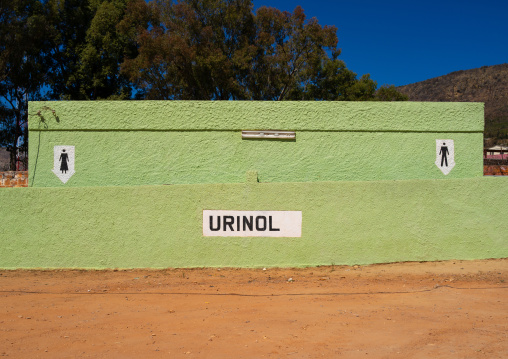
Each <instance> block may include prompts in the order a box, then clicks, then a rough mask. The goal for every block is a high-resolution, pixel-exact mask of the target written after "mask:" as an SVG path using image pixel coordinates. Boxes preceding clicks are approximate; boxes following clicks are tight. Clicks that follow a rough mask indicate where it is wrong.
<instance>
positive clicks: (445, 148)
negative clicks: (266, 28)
mask: <svg viewBox="0 0 508 359" xmlns="http://www.w3.org/2000/svg"><path fill="white" fill-rule="evenodd" d="M439 154H440V155H441V167H443V162H444V163H445V165H446V167H448V158H447V157H446V156H447V155H449V154H450V152H448V146H447V145H446V142H443V145H442V146H441V151H439Z"/></svg>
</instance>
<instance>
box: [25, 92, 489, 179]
mask: <svg viewBox="0 0 508 359" xmlns="http://www.w3.org/2000/svg"><path fill="white" fill-rule="evenodd" d="M45 106H46V107H50V108H52V109H54V110H55V114H56V116H57V117H55V116H53V115H52V113H51V111H49V110H47V109H46V110H45V109H44V107H45ZM41 109H42V111H41V116H37V115H36V113H37V112H38V111H39V110H41ZM29 112H30V113H31V114H32V115H31V116H30V120H29V124H30V127H29V131H30V148H29V158H30V166H29V172H30V185H31V186H34V187H62V186H65V187H80V186H125V185H154V184H196V183H203V184H204V183H240V182H243V180H244V177H245V172H246V171H257V172H258V176H259V180H260V181H261V182H315V181H355V180H368V181H371V180H394V179H397V180H400V179H432V178H436V179H440V178H445V177H446V178H469V177H481V176H482V174H483V172H482V171H483V163H482V147H483V134H482V133H483V132H482V131H483V104H481V103H416V102H399V103H392V102H390V103H384V102H372V103H368V102H233V101H226V102H199V101H195V102H191V101H176V102H175V101H139V102H135V101H131V102H109V101H100V102H64V101H60V102H30V103H29ZM41 120H43V121H41ZM268 129H275V130H291V131H296V141H274V140H242V138H241V130H268ZM436 139H453V140H454V141H455V162H456V166H455V168H454V169H453V170H452V171H451V173H450V174H448V175H447V176H444V175H443V174H442V173H441V172H440V171H439V169H438V168H437V167H436V166H435V165H434V161H435V156H436V154H435V140H436ZM57 145H70V146H75V151H76V162H75V163H76V174H75V175H74V176H73V177H72V178H71V179H70V180H69V181H68V182H67V183H66V184H63V183H62V182H60V180H59V179H58V178H57V177H56V176H55V175H54V174H53V173H52V172H51V169H52V168H53V147H54V146H57Z"/></svg>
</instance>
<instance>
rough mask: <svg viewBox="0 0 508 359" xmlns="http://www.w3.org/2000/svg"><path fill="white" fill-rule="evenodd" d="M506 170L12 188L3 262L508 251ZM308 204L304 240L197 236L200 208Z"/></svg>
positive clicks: (130, 262) (252, 262) (40, 264)
mask: <svg viewBox="0 0 508 359" xmlns="http://www.w3.org/2000/svg"><path fill="white" fill-rule="evenodd" d="M507 193H508V181H507V180H506V179H505V178H470V179H447V180H409V181H372V182H368V181H367V182H314V183H252V184H203V185H175V186H140V187H95V188H92V187H75V188H12V189H11V188H6V189H2V190H1V191H0V202H1V204H2V205H1V206H0V218H1V221H2V223H1V231H0V248H1V251H0V267H1V268H115V267H118V268H137V267H151V268H163V267H201V266H218V267H221V266H235V267H260V266H284V267H285V266H308V265H329V264H369V263H380V262H394V261H430V260H445V259H480V258H500V257H508V231H507V230H506V228H507V225H506V224H507V218H508V200H507ZM203 209H226V210H301V211H302V213H303V232H302V237H301V238H236V237H229V238H219V237H203V236H202V210H203Z"/></svg>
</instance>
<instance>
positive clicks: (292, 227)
mask: <svg viewBox="0 0 508 359" xmlns="http://www.w3.org/2000/svg"><path fill="white" fill-rule="evenodd" d="M203 236H205V237H301V236H302V211H222V210H206V209H205V210H203Z"/></svg>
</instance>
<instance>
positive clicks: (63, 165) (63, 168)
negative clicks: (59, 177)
mask: <svg viewBox="0 0 508 359" xmlns="http://www.w3.org/2000/svg"><path fill="white" fill-rule="evenodd" d="M59 161H61V162H62V163H61V164H60V171H62V173H67V171H68V170H69V166H67V161H69V155H68V154H67V153H65V149H63V150H62V154H61V155H60V160H59Z"/></svg>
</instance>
